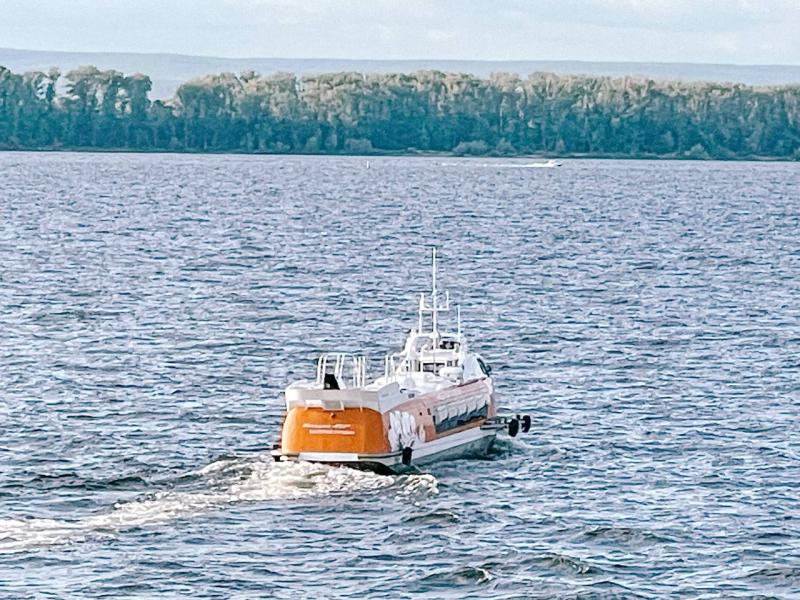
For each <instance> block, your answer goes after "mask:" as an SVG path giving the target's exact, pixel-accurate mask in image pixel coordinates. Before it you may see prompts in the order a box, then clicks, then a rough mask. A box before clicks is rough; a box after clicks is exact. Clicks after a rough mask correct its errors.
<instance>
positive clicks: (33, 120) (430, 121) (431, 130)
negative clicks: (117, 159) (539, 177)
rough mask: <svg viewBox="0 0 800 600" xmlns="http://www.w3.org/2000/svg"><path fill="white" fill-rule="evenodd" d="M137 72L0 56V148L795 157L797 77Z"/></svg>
mask: <svg viewBox="0 0 800 600" xmlns="http://www.w3.org/2000/svg"><path fill="white" fill-rule="evenodd" d="M151 90H152V80H151V79H150V77H149V76H148V75H144V74H142V73H133V74H131V75H126V74H124V73H122V72H120V71H115V70H100V69H98V68H97V67H93V66H83V67H80V68H78V69H75V70H73V71H70V72H68V73H66V74H63V75H62V73H61V72H60V71H59V70H58V69H50V70H48V71H47V72H42V71H36V72H26V73H23V74H19V73H14V72H11V71H9V70H8V69H4V68H3V67H0V148H2V149H8V150H15V149H20V150H22V149H31V150H55V151H58V150H74V151H84V150H89V151H93V150H95V151H105V152H108V151H111V152H114V151H121V150H122V151H134V152H152V151H156V152H180V153H188V154H197V153H212V154H216V153H222V154H303V155H331V156H347V155H354V156H437V155H439V156H448V157H449V156H474V157H484V158H486V157H530V156H536V157H539V156H541V157H544V158H611V159H620V158H630V159H647V160H659V159H660V160H663V159H668V160H673V159H674V160H692V159H719V160H791V161H796V160H800V103H798V101H797V99H798V97H800V86H795V87H786V86H783V87H770V88H756V87H751V86H744V85H726V84H715V83H680V82H669V81H653V80H650V79H642V78H635V77H626V78H610V77H582V76H560V75H555V74H552V73H537V74H534V75H531V76H530V77H528V78H526V79H521V78H519V77H517V76H515V75H509V74H494V75H491V76H490V77H487V78H480V77H474V76H472V75H467V74H464V73H445V72H441V71H420V72H417V73H414V74H404V73H387V74H380V75H370V74H364V73H354V72H340V73H327V74H323V75H318V76H297V75H295V74H291V73H282V74H279V75H270V76H264V75H260V74H258V73H256V72H254V71H246V72H242V73H240V74H238V75H237V74H234V73H230V72H223V73H219V74H216V75H207V76H204V77H202V78H199V79H192V80H189V81H186V82H184V83H183V84H181V85H180V87H179V88H178V90H177V92H176V95H175V97H174V98H172V99H170V100H168V101H162V100H152V99H151V98H150V92H151Z"/></svg>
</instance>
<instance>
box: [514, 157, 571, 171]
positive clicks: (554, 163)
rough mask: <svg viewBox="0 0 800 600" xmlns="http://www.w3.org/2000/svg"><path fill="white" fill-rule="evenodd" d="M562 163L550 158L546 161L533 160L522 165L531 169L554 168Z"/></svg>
mask: <svg viewBox="0 0 800 600" xmlns="http://www.w3.org/2000/svg"><path fill="white" fill-rule="evenodd" d="M562 164H563V163H561V162H560V161H557V160H553V159H552V158H551V159H549V160H547V161H546V162H533V163H528V164H527V165H523V166H525V167H528V168H532V169H555V168H556V167H560V166H561V165H562Z"/></svg>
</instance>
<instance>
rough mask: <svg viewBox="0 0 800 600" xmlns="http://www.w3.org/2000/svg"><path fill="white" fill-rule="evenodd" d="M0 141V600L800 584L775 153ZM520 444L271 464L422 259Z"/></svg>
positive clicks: (394, 330)
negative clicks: (349, 464)
mask: <svg viewBox="0 0 800 600" xmlns="http://www.w3.org/2000/svg"><path fill="white" fill-rule="evenodd" d="M521 164H524V161H501V160H498V161H488V162H487V161H477V160H472V161H470V160H455V161H453V160H448V161H447V162H446V163H444V164H443V162H442V161H441V160H440V159H434V158H431V159H410V158H380V159H372V160H371V161H370V168H366V162H365V160H364V159H363V158H322V157H234V156H170V155H123V154H116V155H112V154H108V155H96V154H69V153H64V154H17V153H2V154H0V436H1V437H0V595H2V596H4V597H26V596H31V597H53V598H57V597H64V598H79V597H92V598H97V597H130V598H152V597H155V596H160V597H222V598H228V597H236V598H250V597H268V596H275V597H286V598H298V597H308V598H320V597H350V598H361V597H365V596H371V597H377V596H389V597H419V596H424V595H427V596H428V597H430V598H441V597H474V598H483V597H515V598H516V597H519V598H538V597H542V598H545V597H553V596H556V597H564V596H568V597H599V598H604V597H625V598H627V597H663V596H665V595H668V594H675V595H681V596H688V597H705V596H708V597H725V598H729V597H737V596H740V597H750V596H753V595H764V596H768V597H792V596H795V595H797V594H798V592H799V591H800V420H799V419H798V415H799V414H800V410H799V409H798V405H799V404H800V325H799V324H798V315H799V314H800V204H798V202H799V200H798V198H799V197H800V175H799V174H798V166H797V165H796V164H776V163H761V164H756V163H704V162H628V161H568V162H566V163H565V164H564V166H563V167H561V168H557V169H530V168H524V167H521V168H514V165H517V166H519V165H521ZM432 244H436V245H437V246H439V248H440V252H441V254H442V270H443V273H442V279H443V282H444V284H445V285H446V287H448V288H449V289H450V290H451V292H452V294H453V297H454V299H457V300H459V301H460V302H461V304H462V306H463V318H464V322H465V326H466V327H467V331H468V333H470V334H471V336H472V342H473V346H474V347H476V348H477V349H479V350H480V351H481V352H482V353H483V354H484V355H485V356H486V357H487V358H488V359H489V361H490V362H491V364H492V365H493V367H494V370H495V373H496V375H497V378H498V385H499V395H500V400H501V402H502V404H503V405H504V406H505V407H506V409H507V410H508V411H511V412H523V411H524V412H528V413H530V414H531V415H532V416H533V420H534V427H533V429H532V432H531V433H530V434H529V435H528V436H527V437H519V438H516V439H515V440H513V441H504V442H501V443H500V444H499V445H498V448H497V449H496V451H495V452H494V454H493V455H492V456H491V457H490V458H489V459H488V460H474V459H473V460H463V461H456V462H449V463H440V464H437V465H434V466H432V467H431V468H430V469H428V471H427V472H426V473H422V474H416V475H407V476H398V477H388V476H379V475H374V474H369V473H359V472H355V471H350V470H346V469H335V468H330V467H324V466H319V465H308V464H298V465H276V464H274V463H272V462H271V461H270V460H269V458H268V453H267V449H268V448H269V447H270V445H271V443H272V442H273V441H274V440H275V439H276V433H277V429H278V426H279V423H280V417H281V408H282V405H281V399H280V391H281V389H282V387H283V386H285V385H286V384H287V383H288V382H289V381H290V380H291V379H292V378H294V377H298V376H305V375H308V374H309V373H310V372H311V371H312V370H313V360H314V358H315V356H316V354H317V353H318V352H319V351H320V350H323V349H344V350H364V351H366V352H368V353H369V354H370V355H371V356H372V357H373V358H374V365H375V367H376V368H377V366H378V364H379V359H380V357H381V355H382V352H383V351H384V350H387V349H395V348H396V347H397V346H398V344H400V343H401V342H402V340H403V335H404V333H405V331H406V330H407V329H408V328H409V327H410V326H411V325H412V324H413V322H414V317H415V312H414V311H415V299H414V297H415V294H418V293H419V292H421V291H423V290H425V289H426V287H427V285H428V280H427V275H428V272H427V266H426V252H427V250H426V247H428V246H430V245H432Z"/></svg>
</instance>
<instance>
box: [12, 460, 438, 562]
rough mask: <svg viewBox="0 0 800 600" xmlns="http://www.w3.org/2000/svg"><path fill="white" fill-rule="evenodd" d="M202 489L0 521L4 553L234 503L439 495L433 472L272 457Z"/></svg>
mask: <svg viewBox="0 0 800 600" xmlns="http://www.w3.org/2000/svg"><path fill="white" fill-rule="evenodd" d="M193 475H195V476H196V477H197V478H199V479H200V481H201V482H202V486H201V489H189V490H180V489H175V488H173V489H169V490H161V491H155V492H149V493H146V494H144V495H143V496H141V497H139V498H137V499H135V500H132V501H128V502H120V503H117V504H116V505H114V506H113V508H112V509H111V510H108V511H105V512H101V513H98V514H94V515H89V516H85V517H82V518H77V519H73V520H66V519H65V520H59V519H46V518H30V519H0V554H9V553H15V552H24V551H28V550H32V549H36V548H42V547H47V546H53V545H57V544H65V543H74V542H80V541H83V540H88V539H102V538H106V537H113V536H115V535H116V534H117V533H119V532H122V531H125V530H129V529H132V528H136V527H143V526H148V525H158V524H160V523H166V522H170V521H173V520H176V519H186V518H191V517H195V516H199V515H203V514H207V513H210V512H212V511H215V510H219V509H222V508H224V507H225V506H229V505H231V504H239V503H245V502H266V501H273V500H294V499H303V498H311V497H321V496H333V495H348V494H354V493H361V494H363V493H376V492H378V491H381V490H384V491H389V492H394V493H395V495H396V497H397V498H399V499H404V498H405V499H407V498H409V497H418V496H420V495H431V494H436V493H438V488H437V482H436V479H435V478H434V477H433V476H432V475H427V474H421V475H403V476H386V475H377V474H375V473H371V472H366V471H357V470H354V469H348V468H343V467H332V466H328V465H323V464H312V463H303V462H287V463H276V462H274V461H273V460H272V458H271V457H264V456H259V457H256V458H253V457H251V458H226V459H221V460H218V461H215V462H213V463H211V464H209V465H207V466H206V467H204V468H202V469H200V470H199V471H198V472H196V473H194V474H193Z"/></svg>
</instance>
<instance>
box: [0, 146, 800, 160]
mask: <svg viewBox="0 0 800 600" xmlns="http://www.w3.org/2000/svg"><path fill="white" fill-rule="evenodd" d="M12 152H27V153H36V154H69V153H77V154H171V155H188V156H319V157H347V158H363V159H365V160H369V159H370V158H387V157H396V158H447V159H471V160H480V159H484V160H485V159H495V160H497V159H500V160H529V161H537V160H538V161H545V160H640V161H681V162H783V163H793V162H800V158H792V157H787V156H760V155H752V156H735V157H725V158H722V157H714V156H712V157H693V156H670V155H648V154H588V153H575V154H558V155H557V154H509V155H503V156H501V155H497V154H471V155H464V154H454V153H452V152H372V153H369V154H360V153H350V152H336V153H333V152H314V153H309V152H246V151H238V152H237V151H232V150H207V151H201V150H165V149H131V148H87V147H75V148H3V147H0V153H3V154H7V153H12Z"/></svg>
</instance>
